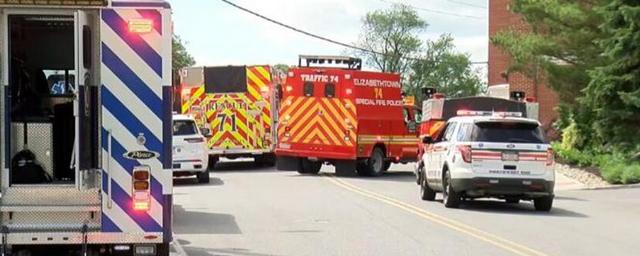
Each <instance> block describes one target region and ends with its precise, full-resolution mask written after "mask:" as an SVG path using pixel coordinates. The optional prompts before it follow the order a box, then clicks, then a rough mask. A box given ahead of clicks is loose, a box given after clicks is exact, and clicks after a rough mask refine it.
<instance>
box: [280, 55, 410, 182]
mask: <svg viewBox="0 0 640 256" xmlns="http://www.w3.org/2000/svg"><path fill="white" fill-rule="evenodd" d="M318 64H320V65H324V66H322V67H318V66H315V65H318ZM325 64H326V65H325ZM341 65H342V66H346V68H344V67H342V68H341ZM361 65H362V61H361V60H360V59H356V58H350V57H335V56H300V60H299V67H297V68H292V69H290V70H289V72H288V76H287V80H286V84H285V85H284V86H283V93H282V102H281V108H280V119H279V120H280V121H279V123H278V144H277V147H276V155H277V167H278V169H280V170H297V171H298V172H300V173H307V174H308V173H318V172H319V170H320V168H321V166H322V164H323V163H329V164H333V165H334V166H335V167H336V172H338V173H339V174H345V175H348V174H350V173H355V171H357V173H358V174H360V175H370V176H379V175H382V174H383V173H384V172H385V171H386V170H387V169H388V168H389V166H390V165H391V163H406V162H410V161H415V159H416V157H417V151H418V148H417V147H418V136H417V134H418V133H417V130H418V122H417V121H416V114H417V113H418V112H419V111H418V110H417V108H415V107H414V106H412V105H405V104H404V101H403V98H402V93H401V83H400V76H399V75H398V74H390V73H380V72H368V71H361V70H360V69H361Z"/></svg>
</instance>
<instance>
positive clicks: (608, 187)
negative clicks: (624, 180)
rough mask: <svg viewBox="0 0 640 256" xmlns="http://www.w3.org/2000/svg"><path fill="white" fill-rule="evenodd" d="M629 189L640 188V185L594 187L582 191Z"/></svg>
mask: <svg viewBox="0 0 640 256" xmlns="http://www.w3.org/2000/svg"><path fill="white" fill-rule="evenodd" d="M629 188H640V184H628V185H609V186H606V187H594V188H584V189H582V190H608V189H611V190H614V189H629Z"/></svg>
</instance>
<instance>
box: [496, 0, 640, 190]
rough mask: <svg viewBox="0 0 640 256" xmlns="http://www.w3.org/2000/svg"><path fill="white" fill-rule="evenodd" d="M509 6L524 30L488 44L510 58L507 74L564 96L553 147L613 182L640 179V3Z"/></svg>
mask: <svg viewBox="0 0 640 256" xmlns="http://www.w3.org/2000/svg"><path fill="white" fill-rule="evenodd" d="M511 7H512V8H511V10H513V11H515V12H516V13H518V14H520V15H522V17H523V19H524V21H526V23H527V25H528V27H527V29H524V30H522V29H519V28H513V29H511V30H507V31H504V32H501V33H498V34H497V35H496V36H495V37H493V38H492V39H491V40H492V42H493V43H494V44H495V45H497V46H499V47H501V48H502V49H503V50H504V51H505V52H507V53H508V54H510V55H511V56H512V59H513V63H512V66H511V67H510V68H509V70H508V71H507V72H522V73H524V74H526V75H528V76H530V77H535V78H538V77H539V76H542V77H544V78H545V79H546V80H547V81H546V82H547V84H548V85H549V86H550V87H551V88H553V89H554V90H555V91H556V92H557V93H558V95H559V96H560V100H561V106H560V107H559V108H558V112H559V114H560V119H559V123H558V125H557V127H558V128H561V129H562V131H563V133H564V134H563V141H562V143H557V144H555V146H554V148H557V149H558V153H559V154H560V156H562V157H563V158H564V159H565V160H569V161H570V162H577V163H579V164H583V165H594V166H598V167H600V169H601V170H602V175H603V176H604V177H605V178H606V179H607V180H608V181H610V182H614V183H618V182H621V183H629V182H638V181H640V162H638V160H639V159H638V158H640V157H639V156H640V153H639V151H640V136H638V131H640V2H638V1H631V0H578V1H575V0H514V1H513V2H512V6H511ZM537 70H540V71H541V73H542V74H538V73H537V72H536V71H537Z"/></svg>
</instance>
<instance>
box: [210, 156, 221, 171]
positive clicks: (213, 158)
mask: <svg viewBox="0 0 640 256" xmlns="http://www.w3.org/2000/svg"><path fill="white" fill-rule="evenodd" d="M218 161H220V158H219V157H218V156H209V164H208V167H207V168H208V169H209V171H213V169H215V167H216V164H217V163H218Z"/></svg>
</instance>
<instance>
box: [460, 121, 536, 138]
mask: <svg viewBox="0 0 640 256" xmlns="http://www.w3.org/2000/svg"><path fill="white" fill-rule="evenodd" d="M470 135H471V136H470V137H471V138H470V140H471V141H482V142H504V143H545V140H544V136H543V135H542V132H541V130H540V127H539V125H538V124H535V123H523V122H477V123H475V125H474V126H473V130H472V132H471V133H470Z"/></svg>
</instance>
